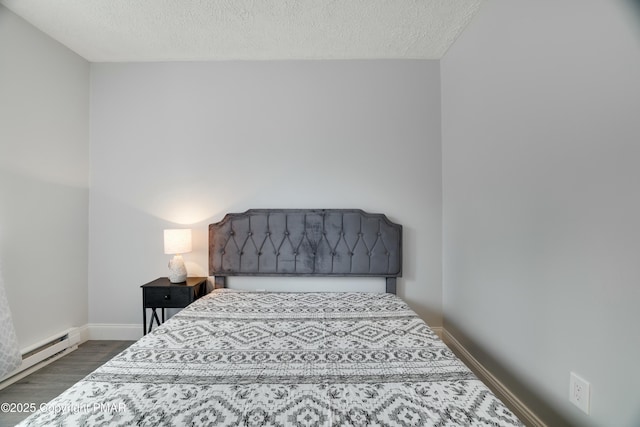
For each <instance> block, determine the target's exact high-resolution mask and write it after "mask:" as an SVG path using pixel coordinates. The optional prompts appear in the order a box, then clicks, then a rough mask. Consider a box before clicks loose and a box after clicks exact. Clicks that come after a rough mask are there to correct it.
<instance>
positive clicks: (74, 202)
mask: <svg viewBox="0 0 640 427" xmlns="http://www.w3.org/2000/svg"><path fill="white" fill-rule="evenodd" d="M88 180H89V63H88V62H87V61H85V60H84V59H82V58H81V57H79V56H78V55H76V54H74V53H73V52H71V51H70V50H69V49H67V48H65V47H64V46H62V45H61V44H59V43H57V42H55V41H53V40H52V39H51V38H49V37H48V36H46V35H44V34H43V33H41V32H40V31H38V30H36V29H35V28H34V27H32V26H31V25H30V24H28V23H26V22H25V21H23V20H22V19H21V18H19V17H17V16H16V15H14V14H13V13H12V12H10V11H9V10H8V9H6V8H5V7H4V6H0V263H2V270H3V275H4V282H5V286H6V288H7V297H8V299H9V304H10V307H11V310H12V313H13V318H14V321H15V325H16V332H17V335H18V341H19V344H20V346H21V347H22V348H24V347H27V346H30V345H32V344H34V343H36V342H38V341H40V340H42V339H44V338H47V337H49V336H50V335H51V334H54V333H57V332H60V331H62V330H65V329H67V328H70V327H73V326H82V325H86V323H87V262H88V255H87V239H88V237H87V232H88V224H87V220H88V200H89V195H88V192H89V189H88V186H89V182H88Z"/></svg>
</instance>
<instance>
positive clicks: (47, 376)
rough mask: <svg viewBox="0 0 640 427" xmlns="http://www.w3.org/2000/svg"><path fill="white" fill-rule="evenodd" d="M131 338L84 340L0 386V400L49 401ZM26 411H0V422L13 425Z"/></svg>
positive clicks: (9, 401) (113, 354) (16, 401)
mask: <svg viewBox="0 0 640 427" xmlns="http://www.w3.org/2000/svg"><path fill="white" fill-rule="evenodd" d="M133 342H134V341H87V342H85V343H84V344H81V345H80V346H79V347H78V349H77V350H76V351H73V352H71V353H69V354H68V355H66V356H64V357H61V358H60V359H58V360H56V361H55V362H53V363H52V364H50V365H47V366H45V367H44V368H42V369H40V370H38V371H36V372H34V373H33V374H31V375H29V376H27V377H25V378H23V379H21V380H20V381H18V382H16V383H14V384H12V385H10V386H9V387H7V388H5V389H4V390H0V403H23V404H24V403H27V404H30V403H35V406H36V407H39V406H40V404H41V403H46V402H49V401H50V400H51V399H53V398H54V397H56V396H58V395H59V394H60V393H62V392H63V391H65V390H66V389H68V388H69V387H71V386H72V385H73V384H75V383H76V382H78V381H79V380H81V379H82V378H84V377H85V376H86V375H88V374H89V373H91V372H93V371H94V370H95V369H96V368H97V367H98V366H100V365H102V364H103V363H104V362H106V361H107V360H109V359H111V358H112V357H113V356H115V355H116V354H118V353H120V352H121V351H122V350H124V349H125V348H127V347H129V346H130V345H131V344H133ZM29 415H30V413H7V412H4V411H0V426H1V427H4V426H14V425H16V424H17V423H19V422H20V421H22V420H23V419H25V418H27V417H28V416H29Z"/></svg>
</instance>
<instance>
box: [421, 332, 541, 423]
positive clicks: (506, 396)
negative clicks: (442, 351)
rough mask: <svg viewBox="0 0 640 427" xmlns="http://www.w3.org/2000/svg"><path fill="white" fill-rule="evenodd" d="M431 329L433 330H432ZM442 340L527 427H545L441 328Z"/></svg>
mask: <svg viewBox="0 0 640 427" xmlns="http://www.w3.org/2000/svg"><path fill="white" fill-rule="evenodd" d="M432 329H433V328H432ZM442 337H443V338H442V340H443V341H444V342H445V344H447V345H448V346H449V347H451V349H452V350H453V351H454V352H456V353H457V354H458V355H459V356H460V359H462V361H463V362H464V363H465V364H466V365H467V366H469V367H470V368H471V369H472V370H473V371H474V372H475V373H476V374H477V375H478V377H479V378H480V379H481V380H482V381H483V382H485V383H486V384H487V385H488V386H489V387H490V388H491V389H492V390H493V391H494V392H495V393H496V395H497V396H498V397H499V398H500V399H501V400H502V401H503V402H505V404H506V405H507V406H509V408H510V409H511V410H513V412H515V414H516V415H517V416H518V417H519V418H520V420H522V422H524V423H525V424H526V425H527V426H531V427H547V425H546V424H545V423H544V422H543V421H542V420H541V419H540V418H538V416H537V415H536V414H534V413H533V412H532V411H531V410H530V409H529V408H528V407H527V406H526V405H525V404H524V403H523V402H522V401H521V400H520V399H518V397H517V396H516V395H515V394H513V393H512V392H511V390H509V389H508V388H507V387H506V386H505V385H504V384H502V382H500V380H498V379H497V378H496V377H495V376H494V375H493V374H492V373H491V372H489V370H487V369H486V368H485V367H484V366H483V365H482V364H481V363H480V362H478V360H477V359H476V358H475V357H473V355H472V354H471V353H470V352H469V351H468V350H467V349H466V348H465V347H464V346H463V345H462V344H461V343H460V341H458V340H457V339H456V337H454V336H453V335H451V334H450V333H449V331H447V330H446V329H444V328H442Z"/></svg>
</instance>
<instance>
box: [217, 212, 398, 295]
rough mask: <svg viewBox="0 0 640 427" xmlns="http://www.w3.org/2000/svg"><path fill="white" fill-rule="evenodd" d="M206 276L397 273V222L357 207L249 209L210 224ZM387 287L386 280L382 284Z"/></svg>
mask: <svg viewBox="0 0 640 427" xmlns="http://www.w3.org/2000/svg"><path fill="white" fill-rule="evenodd" d="M209 274H210V275H211V276H230V275H247V276H279V275H290V276H382V277H387V278H388V280H387V283H388V284H389V283H393V288H394V289H395V279H394V280H393V281H391V282H390V279H391V278H395V277H399V276H401V275H402V226H401V225H399V224H394V223H392V222H391V221H389V220H388V219H387V217H386V216H384V215H382V214H369V213H366V212H364V211H362V210H359V209H326V210H317V209H315V210H314V209H252V210H248V211H246V212H244V213H236V214H228V215H226V216H225V217H224V219H223V220H222V221H220V222H218V223H215V224H211V225H210V226H209ZM387 287H388V288H389V286H387Z"/></svg>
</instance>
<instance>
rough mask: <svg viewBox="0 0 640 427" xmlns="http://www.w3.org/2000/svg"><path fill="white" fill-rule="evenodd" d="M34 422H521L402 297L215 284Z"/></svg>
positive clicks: (29, 420)
mask: <svg viewBox="0 0 640 427" xmlns="http://www.w3.org/2000/svg"><path fill="white" fill-rule="evenodd" d="M45 409H46V410H45V411H40V412H37V413H35V414H33V415H32V416H31V417H29V418H27V419H26V420H25V421H24V422H23V424H22V425H25V426H43V425H47V426H49V425H69V426H76V425H92V426H100V425H105V426H114V425H140V426H186V425H196V426H200V425H211V426H237V425H248V426H398V425H401V426H429V425H434V426H435V425H437V426H464V425H468V426H483V425H487V426H489V425H490V426H519V425H522V424H521V422H520V421H519V420H518V418H517V417H516V416H514V414H513V413H512V412H511V411H510V410H509V409H507V408H506V407H505V405H504V404H503V403H502V402H501V401H500V400H499V399H498V398H497V397H496V396H495V395H494V394H493V393H492V392H491V391H490V390H489V389H488V388H487V387H486V386H485V385H484V384H483V383H482V382H481V381H479V380H478V379H477V378H476V377H475V376H474V374H473V373H472V372H471V371H470V370H469V369H468V368H467V367H466V366H465V365H464V364H463V363H462V362H461V361H460V360H459V359H457V358H456V356H455V355H454V354H453V353H452V352H451V351H450V350H449V349H448V348H447V347H446V346H445V345H444V343H443V342H442V341H441V340H440V339H439V338H438V337H437V336H436V335H435V334H434V333H433V331H431V330H430V329H429V327H428V326H427V325H426V324H425V323H424V322H423V321H422V320H421V319H420V318H419V317H418V316H417V315H416V314H415V313H414V312H413V311H412V310H411V309H410V308H409V307H408V306H407V305H406V304H405V303H404V302H403V301H402V300H401V299H400V298H398V297H396V296H395V295H392V294H376V293H314V292H310V293H265V292H230V291H225V290H222V291H214V292H212V293H211V294H209V295H207V296H205V297H203V298H201V299H199V300H197V301H196V302H194V303H193V304H191V305H190V306H189V307H187V308H185V309H184V310H182V311H181V312H179V313H178V314H177V315H175V316H174V317H173V318H171V319H170V320H169V321H167V322H166V323H164V324H163V325H162V326H160V327H159V328H158V329H156V330H155V331H154V332H153V333H151V334H149V335H146V336H144V337H143V338H142V339H140V340H139V341H137V342H136V343H134V344H133V345H132V346H131V347H129V348H128V349H127V350H125V351H124V352H122V353H121V354H119V355H118V356H116V357H115V358H113V359H112V360H111V361H109V362H107V363H106V364H105V365H103V366H101V367H100V368H99V369H97V370H96V371H94V372H93V373H91V374H90V375H88V376H87V377H86V378H85V379H84V380H82V381H80V382H79V383H77V384H75V385H74V386H73V387H71V388H70V389H69V390H67V391H66V392H64V393H63V394H62V395H60V396H59V397H58V398H56V399H55V400H53V401H52V402H50V403H49V404H48V405H47V407H46V408H45Z"/></svg>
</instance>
